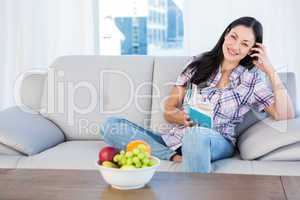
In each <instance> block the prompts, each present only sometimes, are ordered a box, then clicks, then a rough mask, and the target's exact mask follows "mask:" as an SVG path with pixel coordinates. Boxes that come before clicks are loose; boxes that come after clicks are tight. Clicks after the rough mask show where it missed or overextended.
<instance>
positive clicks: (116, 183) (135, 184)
mask: <svg viewBox="0 0 300 200" xmlns="http://www.w3.org/2000/svg"><path fill="white" fill-rule="evenodd" d="M151 159H154V160H155V161H156V164H155V165H153V166H151V167H145V168H137V169H118V168H109V167H104V166H102V165H99V164H98V162H97V163H96V164H97V169H98V170H99V171H100V173H101V175H102V177H103V179H104V180H105V181H106V182H107V183H108V184H110V185H111V186H112V187H113V188H116V189H120V190H130V189H138V188H142V187H144V186H145V185H146V184H147V183H148V182H149V181H150V180H151V178H152V177H153V175H154V173H155V170H156V169H157V168H158V167H159V165H160V160H159V159H158V158H156V157H154V156H151Z"/></svg>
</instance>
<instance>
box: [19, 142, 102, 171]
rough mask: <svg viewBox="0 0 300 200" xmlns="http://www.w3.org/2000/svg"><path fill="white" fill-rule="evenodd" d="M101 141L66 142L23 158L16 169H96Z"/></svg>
mask: <svg viewBox="0 0 300 200" xmlns="http://www.w3.org/2000/svg"><path fill="white" fill-rule="evenodd" d="M104 146H105V143H104V142H103V141H67V142H64V143H61V144H59V145H57V146H55V147H53V148H51V149H48V150H46V151H43V152H41V153H39V154H36V155H34V156H30V157H23V158H22V159H21V160H20V162H19V164H18V168H39V169H96V161H97V159H98V152H99V150H100V149H101V148H102V147H104Z"/></svg>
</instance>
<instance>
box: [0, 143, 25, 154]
mask: <svg viewBox="0 0 300 200" xmlns="http://www.w3.org/2000/svg"><path fill="white" fill-rule="evenodd" d="M0 155H10V156H12V155H15V156H16V155H23V154H22V153H21V152H19V151H17V150H15V149H12V148H10V147H8V146H6V145H5V144H1V143H0Z"/></svg>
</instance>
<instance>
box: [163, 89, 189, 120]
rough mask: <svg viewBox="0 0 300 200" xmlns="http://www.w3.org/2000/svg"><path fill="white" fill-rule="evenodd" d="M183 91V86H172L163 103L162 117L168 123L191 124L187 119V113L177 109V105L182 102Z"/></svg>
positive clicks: (184, 91) (184, 90)
mask: <svg viewBox="0 0 300 200" xmlns="http://www.w3.org/2000/svg"><path fill="white" fill-rule="evenodd" d="M185 93H186V87H185V86H174V87H173V88H172V90H171V93H170V95H169V96H168V98H167V100H166V102H165V105H164V109H165V110H164V118H165V119H166V120H167V121H168V122H170V123H175V124H183V125H185V126H192V125H193V124H192V122H191V121H190V120H189V117H188V116H187V114H186V113H185V112H184V111H182V110H180V109H179V107H180V106H181V104H182V101H183V98H184V96H185Z"/></svg>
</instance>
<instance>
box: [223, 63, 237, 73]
mask: <svg viewBox="0 0 300 200" xmlns="http://www.w3.org/2000/svg"><path fill="white" fill-rule="evenodd" d="M237 66H238V63H235V62H229V61H226V60H224V61H223V62H222V63H221V73H222V74H227V75H229V74H230V73H231V72H232V70H233V69H234V68H236V67H237Z"/></svg>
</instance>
